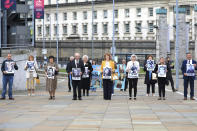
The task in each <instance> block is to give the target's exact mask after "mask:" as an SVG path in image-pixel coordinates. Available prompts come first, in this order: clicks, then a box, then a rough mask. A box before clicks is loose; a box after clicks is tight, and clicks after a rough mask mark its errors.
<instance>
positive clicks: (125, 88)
mask: <svg viewBox="0 0 197 131" xmlns="http://www.w3.org/2000/svg"><path fill="white" fill-rule="evenodd" d="M127 88H128V78H126V79H125V86H124V90H125V91H126V90H127Z"/></svg>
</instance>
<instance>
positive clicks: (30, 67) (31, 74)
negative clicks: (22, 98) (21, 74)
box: [25, 55, 38, 96]
mask: <svg viewBox="0 0 197 131" xmlns="http://www.w3.org/2000/svg"><path fill="white" fill-rule="evenodd" d="M25 70H26V79H27V89H28V96H35V79H36V77H37V73H36V71H37V70H38V64H37V62H36V61H34V57H33V56H32V55H30V56H29V58H28V61H27V62H26V64H25Z"/></svg>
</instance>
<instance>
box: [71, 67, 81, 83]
mask: <svg viewBox="0 0 197 131" xmlns="http://www.w3.org/2000/svg"><path fill="white" fill-rule="evenodd" d="M80 72H81V68H72V80H81V75H80Z"/></svg>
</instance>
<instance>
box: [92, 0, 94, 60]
mask: <svg viewBox="0 0 197 131" xmlns="http://www.w3.org/2000/svg"><path fill="white" fill-rule="evenodd" d="M93 27H94V1H93V0H92V60H93V59H94V29H93Z"/></svg>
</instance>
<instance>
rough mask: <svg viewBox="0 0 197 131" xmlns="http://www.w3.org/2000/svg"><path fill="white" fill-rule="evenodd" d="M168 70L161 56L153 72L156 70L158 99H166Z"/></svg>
mask: <svg viewBox="0 0 197 131" xmlns="http://www.w3.org/2000/svg"><path fill="white" fill-rule="evenodd" d="M168 70H169V67H168V65H167V64H166V63H165V59H164V58H163V57H161V58H160V61H159V64H157V65H156V67H155V70H154V72H157V76H158V87H159V98H158V100H162V98H163V100H166V95H165V92H166V91H165V86H166V82H167V71H168Z"/></svg>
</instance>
